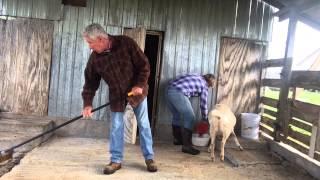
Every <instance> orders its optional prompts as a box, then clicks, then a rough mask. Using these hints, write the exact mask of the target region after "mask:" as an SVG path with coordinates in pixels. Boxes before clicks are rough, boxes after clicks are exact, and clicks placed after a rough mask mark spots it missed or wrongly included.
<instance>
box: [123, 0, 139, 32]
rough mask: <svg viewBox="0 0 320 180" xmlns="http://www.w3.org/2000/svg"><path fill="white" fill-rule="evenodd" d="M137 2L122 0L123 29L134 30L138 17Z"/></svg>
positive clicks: (135, 0) (134, 0) (136, 0)
mask: <svg viewBox="0 0 320 180" xmlns="http://www.w3.org/2000/svg"><path fill="white" fill-rule="evenodd" d="M138 1H139V0H124V1H123V6H124V7H123V17H122V18H123V20H122V21H123V23H122V26H123V27H130V28H134V27H136V25H137V17H138Z"/></svg>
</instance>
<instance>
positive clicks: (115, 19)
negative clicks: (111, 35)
mask: <svg viewBox="0 0 320 180" xmlns="http://www.w3.org/2000/svg"><path fill="white" fill-rule="evenodd" d="M109 1H110V3H109V11H108V13H109V14H108V23H107V25H114V26H121V25H122V15H123V1H124V0H109Z"/></svg>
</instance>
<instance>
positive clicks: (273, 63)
mask: <svg viewBox="0 0 320 180" xmlns="http://www.w3.org/2000/svg"><path fill="white" fill-rule="evenodd" d="M283 64H284V59H283V58H281V59H268V60H266V61H263V64H262V67H263V68H270V67H282V66H283Z"/></svg>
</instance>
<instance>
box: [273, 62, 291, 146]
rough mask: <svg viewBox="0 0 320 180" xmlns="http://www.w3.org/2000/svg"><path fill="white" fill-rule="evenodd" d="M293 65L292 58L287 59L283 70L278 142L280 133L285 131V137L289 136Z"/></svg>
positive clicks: (276, 133) (276, 134) (277, 128)
mask: <svg viewBox="0 0 320 180" xmlns="http://www.w3.org/2000/svg"><path fill="white" fill-rule="evenodd" d="M291 66H292V59H291V58H288V59H286V60H285V63H284V66H283V69H282V72H281V89H280V95H279V103H278V113H277V120H276V122H275V127H274V130H275V131H274V140H275V141H278V142H279V141H280V140H282V138H281V135H280V133H284V139H286V138H287V136H288V130H289V120H290V107H289V106H290V104H289V101H288V94H289V86H290V79H291Z"/></svg>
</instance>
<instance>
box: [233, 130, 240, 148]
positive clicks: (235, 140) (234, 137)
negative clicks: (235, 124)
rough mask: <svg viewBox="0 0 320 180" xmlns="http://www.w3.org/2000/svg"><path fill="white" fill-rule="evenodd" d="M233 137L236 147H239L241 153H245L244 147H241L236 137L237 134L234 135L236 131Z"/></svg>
mask: <svg viewBox="0 0 320 180" xmlns="http://www.w3.org/2000/svg"><path fill="white" fill-rule="evenodd" d="M232 135H233V140H234V142H235V143H236V145H237V146H238V148H239V150H240V151H243V147H242V146H241V145H240V143H239V140H238V138H237V136H236V134H235V133H234V131H232Z"/></svg>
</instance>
